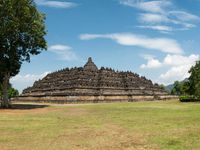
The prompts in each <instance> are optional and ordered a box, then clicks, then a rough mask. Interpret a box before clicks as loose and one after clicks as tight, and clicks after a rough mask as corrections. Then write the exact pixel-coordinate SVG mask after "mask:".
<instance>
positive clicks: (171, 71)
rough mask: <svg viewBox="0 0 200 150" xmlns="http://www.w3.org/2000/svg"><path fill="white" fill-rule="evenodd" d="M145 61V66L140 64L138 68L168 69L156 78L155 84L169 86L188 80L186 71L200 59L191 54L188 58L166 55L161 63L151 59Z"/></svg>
mask: <svg viewBox="0 0 200 150" xmlns="http://www.w3.org/2000/svg"><path fill="white" fill-rule="evenodd" d="M145 59H146V60H148V61H147V64H142V65H141V66H140V68H141V69H147V68H151V69H152V68H154V69H155V68H159V67H165V68H168V69H167V71H166V72H164V73H162V74H161V75H160V76H159V77H158V80H157V81H156V82H159V83H162V84H171V83H173V82H174V81H176V80H178V81H182V80H184V79H185V78H188V77H189V75H190V74H189V73H188V71H189V70H190V68H191V67H192V66H193V65H195V63H196V61H198V60H199V59H200V56H199V55H195V54H191V55H190V56H183V55H170V54H168V55H167V56H166V57H165V58H164V59H163V61H162V62H160V61H159V60H157V59H155V58H153V57H152V58H148V59H147V58H145ZM154 66H157V67H154Z"/></svg>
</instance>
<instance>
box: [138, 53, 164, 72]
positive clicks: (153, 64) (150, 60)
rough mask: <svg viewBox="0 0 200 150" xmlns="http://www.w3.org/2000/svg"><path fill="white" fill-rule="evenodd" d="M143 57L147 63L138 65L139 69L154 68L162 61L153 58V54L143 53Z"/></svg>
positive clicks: (160, 64)
mask: <svg viewBox="0 0 200 150" xmlns="http://www.w3.org/2000/svg"><path fill="white" fill-rule="evenodd" d="M143 58H144V59H146V60H147V64H142V65H141V66H140V68H141V69H152V68H153V69H155V68H160V67H161V66H162V63H161V62H160V61H159V60H157V59H155V58H154V56H150V55H145V56H143Z"/></svg>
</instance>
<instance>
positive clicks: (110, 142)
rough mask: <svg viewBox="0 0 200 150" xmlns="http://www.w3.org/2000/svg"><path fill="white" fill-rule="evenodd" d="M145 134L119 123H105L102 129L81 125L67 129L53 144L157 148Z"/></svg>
mask: <svg viewBox="0 0 200 150" xmlns="http://www.w3.org/2000/svg"><path fill="white" fill-rule="evenodd" d="M144 139H145V138H144V137H143V135H140V134H138V133H130V132H128V131H127V130H126V129H124V128H122V127H120V126H118V125H113V124H112V125H109V124H108V125H105V126H104V127H103V128H102V129H97V130H96V129H95V130H94V129H91V128H88V127H81V129H77V131H73V132H72V133H70V131H66V132H65V133H63V134H61V135H59V136H57V137H56V138H55V140H54V141H52V143H51V145H52V146H55V147H56V145H58V143H59V142H63V141H67V143H68V145H69V148H70V149H74V150H93V149H95V150H102V149H105V150H113V149H114V150H128V149H134V150H135V149H136V150H143V149H148V150H151V149H155V148H152V147H150V146H149V145H148V144H147V143H146V142H145V140H144Z"/></svg>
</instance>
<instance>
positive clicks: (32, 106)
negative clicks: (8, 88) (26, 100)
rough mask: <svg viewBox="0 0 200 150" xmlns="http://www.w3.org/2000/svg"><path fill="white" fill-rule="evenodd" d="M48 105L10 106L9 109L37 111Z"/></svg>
mask: <svg viewBox="0 0 200 150" xmlns="http://www.w3.org/2000/svg"><path fill="white" fill-rule="evenodd" d="M45 107H48V105H36V104H12V105H11V108H10V109H22V110H26V109H37V108H45Z"/></svg>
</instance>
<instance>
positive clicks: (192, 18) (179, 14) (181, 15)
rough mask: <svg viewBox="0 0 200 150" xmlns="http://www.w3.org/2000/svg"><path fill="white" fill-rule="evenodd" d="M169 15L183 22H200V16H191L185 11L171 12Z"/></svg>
mask: <svg viewBox="0 0 200 150" xmlns="http://www.w3.org/2000/svg"><path fill="white" fill-rule="evenodd" d="M169 14H171V15H173V16H174V17H175V18H177V19H178V20H181V21H198V20H200V17H199V16H196V15H193V14H190V13H188V12H185V11H170V12H169Z"/></svg>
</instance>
